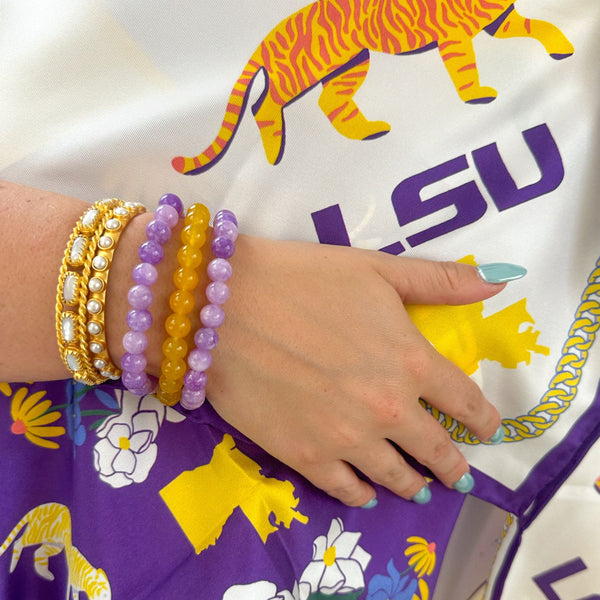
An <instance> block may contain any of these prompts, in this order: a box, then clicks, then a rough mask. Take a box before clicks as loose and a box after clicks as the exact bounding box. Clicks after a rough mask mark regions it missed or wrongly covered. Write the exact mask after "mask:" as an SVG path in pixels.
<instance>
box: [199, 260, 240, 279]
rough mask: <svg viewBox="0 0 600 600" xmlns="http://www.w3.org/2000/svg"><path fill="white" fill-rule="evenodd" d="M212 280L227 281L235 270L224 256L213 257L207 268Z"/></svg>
mask: <svg viewBox="0 0 600 600" xmlns="http://www.w3.org/2000/svg"><path fill="white" fill-rule="evenodd" d="M206 271H207V273H208V278H209V279H210V280H211V281H227V280H228V279H229V278H230V277H231V273H232V272H233V270H232V268H231V264H230V263H229V261H227V260H225V259H224V258H213V260H211V261H210V262H209V263H208V267H207V268H206Z"/></svg>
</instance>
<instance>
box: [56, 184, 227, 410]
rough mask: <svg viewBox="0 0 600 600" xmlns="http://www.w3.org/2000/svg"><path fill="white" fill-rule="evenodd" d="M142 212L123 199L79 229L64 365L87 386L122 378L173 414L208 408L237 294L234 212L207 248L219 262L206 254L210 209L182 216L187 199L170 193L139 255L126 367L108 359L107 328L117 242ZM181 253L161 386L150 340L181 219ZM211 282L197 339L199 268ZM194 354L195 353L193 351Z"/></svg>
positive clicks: (62, 337) (67, 267) (62, 324)
mask: <svg viewBox="0 0 600 600" xmlns="http://www.w3.org/2000/svg"><path fill="white" fill-rule="evenodd" d="M144 211H145V208H144V207H143V205H141V204H139V203H129V202H122V201H121V200H117V199H108V200H101V201H99V202H97V203H96V204H94V205H93V206H92V207H91V208H90V209H89V210H88V211H86V213H85V214H84V215H83V216H82V217H81V219H80V220H79V221H78V223H77V224H76V226H75V228H74V230H73V233H72V234H71V237H70V239H69V242H68V244H67V248H66V251H65V256H64V259H63V263H62V266H61V270H60V275H59V283H58V290H57V301H56V328H57V336H58V345H59V349H60V353H61V357H62V359H63V361H64V362H65V364H66V365H67V368H68V369H69V370H70V371H71V373H72V375H73V377H74V378H75V379H76V380H77V381H80V382H82V383H86V384H88V385H98V384H100V383H102V382H104V381H106V380H107V379H119V378H121V379H122V383H123V385H124V386H125V387H126V388H127V389H128V390H129V391H131V392H132V393H133V394H135V395H138V396H144V395H146V394H150V393H155V394H156V396H157V397H158V399H159V400H160V401H161V402H162V403H163V404H166V405H168V406H173V405H175V404H177V403H178V402H181V406H182V407H183V408H184V409H187V410H192V409H195V408H198V407H199V406H201V405H202V404H203V403H204V401H205V398H206V384H207V380H208V376H207V369H208V368H209V367H210V365H211V363H212V355H211V351H212V350H214V349H215V348H216V346H217V344H218V341H219V336H218V334H217V331H216V330H217V328H218V327H220V326H221V325H222V324H223V322H224V320H225V313H224V311H223V304H224V303H225V302H226V301H227V300H228V298H229V295H230V291H229V287H228V285H227V281H228V280H229V278H230V277H231V274H232V268H231V264H230V262H229V259H230V258H231V257H232V256H233V253H234V251H235V241H236V239H237V236H238V223H237V219H236V217H235V215H234V214H233V213H232V212H231V211H228V210H221V211H219V212H218V213H217V214H216V216H215V219H214V222H213V236H212V242H211V245H210V251H211V252H212V257H208V256H205V255H206V254H209V253H210V252H209V253H207V252H206V251H205V245H206V241H207V229H208V225H209V221H210V213H209V211H208V209H207V208H206V206H204V205H203V204H194V205H192V206H191V207H190V208H189V209H188V210H187V212H186V213H185V216H184V208H183V203H182V202H181V200H180V199H179V198H178V197H177V196H175V195H174V194H166V195H164V196H163V197H162V198H161V199H160V200H159V202H158V206H157V208H156V210H155V211H154V215H153V220H152V221H150V223H148V225H147V227H146V236H147V239H146V241H144V242H143V243H142V244H141V246H140V248H139V250H138V256H139V260H140V262H139V263H138V264H136V266H135V267H134V269H133V272H132V277H133V285H132V287H131V288H130V290H129V293H128V294H127V300H128V302H129V306H130V310H129V311H128V313H127V325H128V327H129V330H128V331H127V333H126V334H125V335H124V336H123V348H124V350H125V353H124V354H123V356H122V358H121V369H119V368H118V367H116V366H115V365H114V364H113V362H112V360H111V359H110V356H109V354H108V350H107V345H106V327H105V323H104V313H105V298H106V289H107V286H108V273H109V270H110V266H111V262H112V257H113V254H114V251H115V248H116V246H117V242H118V240H119V237H120V235H121V233H122V232H123V230H124V229H125V227H126V226H127V224H128V223H129V222H130V220H131V219H132V218H133V217H135V216H136V215H138V214H140V213H142V212H144ZM182 218H184V227H183V229H182V230H181V234H180V241H181V245H180V248H179V250H178V252H177V262H178V267H177V269H176V270H175V272H174V273H173V284H174V286H175V290H174V291H173V292H172V293H171V295H170V298H169V306H170V309H171V311H172V312H171V313H170V314H169V316H168V317H167V319H166V321H165V331H166V334H167V335H166V338H165V340H164V342H163V344H162V353H163V360H162V363H161V372H160V377H158V379H157V378H156V377H153V376H151V375H149V374H148V373H147V372H146V365H147V360H146V356H145V351H146V348H147V345H148V338H147V335H146V332H147V331H148V329H149V328H150V327H151V325H152V323H153V318H152V312H151V307H152V304H153V301H154V296H153V293H152V289H151V288H152V286H153V285H154V284H155V283H156V281H157V279H158V271H157V267H158V266H159V264H160V263H161V261H162V259H163V257H164V249H163V246H164V244H166V243H167V242H168V241H169V240H170V239H171V235H172V231H173V229H174V228H175V226H176V225H177V224H178V222H179V221H180V219H182ZM206 262H208V264H207V266H206V270H207V271H206V272H207V276H208V279H209V281H210V282H209V284H208V285H207V286H206V289H205V296H206V299H207V301H208V302H207V303H206V304H205V305H204V306H203V307H202V308H201V310H200V311H199V319H200V323H201V327H200V328H199V329H198V330H197V331H196V332H195V333H194V335H193V336H192V337H193V344H192V341H191V340H189V342H188V337H190V335H191V329H192V320H191V318H190V315H191V313H192V312H193V311H194V308H195V304H196V303H195V296H194V291H195V289H196V288H197V286H198V281H199V275H198V269H199V268H201V266H202V265H203V264H206ZM189 347H192V350H191V351H189V352H188V348H189Z"/></svg>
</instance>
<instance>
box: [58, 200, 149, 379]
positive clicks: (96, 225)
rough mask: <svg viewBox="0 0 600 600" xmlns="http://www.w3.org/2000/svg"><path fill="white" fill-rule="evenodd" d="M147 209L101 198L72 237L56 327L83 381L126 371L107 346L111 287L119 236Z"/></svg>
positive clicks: (66, 356)
mask: <svg viewBox="0 0 600 600" xmlns="http://www.w3.org/2000/svg"><path fill="white" fill-rule="evenodd" d="M144 211H145V208H144V206H143V205H142V204H139V203H130V202H123V201H121V200H117V199H115V198H110V199H105V200H100V201H98V202H96V203H95V204H94V205H93V206H92V207H91V208H89V209H88V210H87V211H86V212H85V213H84V215H83V216H82V217H81V219H80V220H79V221H78V222H77V224H76V225H75V228H74V229H73V232H72V234H71V237H70V238H69V242H68V244H67V248H66V251H65V256H64V258H63V262H62V265H61V269H60V275H59V279H58V289H57V298H56V332H57V339H58V347H59V351H60V355H61V358H62V359H63V362H64V363H65V365H66V366H67V368H68V369H69V371H71V373H72V375H73V378H74V379H75V380H76V381H79V382H81V383H85V384H87V385H98V384H100V383H102V382H103V381H106V380H107V379H109V378H110V379H118V378H119V376H120V370H119V369H118V368H117V367H115V366H114V364H113V363H112V361H111V360H110V357H109V355H108V351H107V349H106V332H105V324H104V308H105V297H106V287H107V284H108V274H109V269H110V265H111V262H112V257H113V253H114V250H115V248H116V245H117V242H118V240H119V237H120V235H121V233H122V231H123V230H124V229H125V227H126V226H127V224H128V223H129V221H130V220H131V219H132V218H133V217H135V216H136V215H138V214H140V213H142V212H144ZM92 355H94V356H93V357H92Z"/></svg>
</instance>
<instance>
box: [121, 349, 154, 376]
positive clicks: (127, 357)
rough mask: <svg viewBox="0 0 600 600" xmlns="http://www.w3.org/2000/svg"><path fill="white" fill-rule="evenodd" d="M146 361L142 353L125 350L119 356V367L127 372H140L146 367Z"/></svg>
mask: <svg viewBox="0 0 600 600" xmlns="http://www.w3.org/2000/svg"><path fill="white" fill-rule="evenodd" d="M147 363H148V361H147V360H146V357H145V355H144V354H142V353H139V354H132V353H131V352H125V354H123V356H122V357H121V369H123V371H128V372H129V373H142V372H143V371H144V370H145V369H146V365H147Z"/></svg>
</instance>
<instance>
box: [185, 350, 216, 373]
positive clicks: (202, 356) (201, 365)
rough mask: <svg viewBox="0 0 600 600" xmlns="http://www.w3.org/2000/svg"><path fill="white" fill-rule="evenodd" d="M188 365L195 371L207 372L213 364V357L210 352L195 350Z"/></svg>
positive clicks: (189, 358)
mask: <svg viewBox="0 0 600 600" xmlns="http://www.w3.org/2000/svg"><path fill="white" fill-rule="evenodd" d="M187 361H188V365H189V367H190V369H193V370H194V371H206V369H208V367H210V365H211V364H212V356H211V354H210V352H209V351H208V350H200V349H199V348H194V350H192V351H191V352H190V354H189V356H188V359H187Z"/></svg>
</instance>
